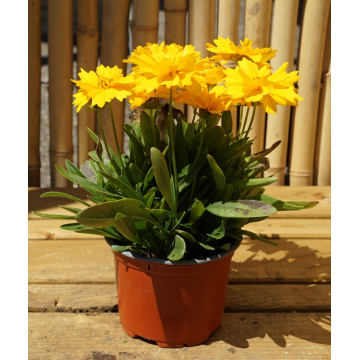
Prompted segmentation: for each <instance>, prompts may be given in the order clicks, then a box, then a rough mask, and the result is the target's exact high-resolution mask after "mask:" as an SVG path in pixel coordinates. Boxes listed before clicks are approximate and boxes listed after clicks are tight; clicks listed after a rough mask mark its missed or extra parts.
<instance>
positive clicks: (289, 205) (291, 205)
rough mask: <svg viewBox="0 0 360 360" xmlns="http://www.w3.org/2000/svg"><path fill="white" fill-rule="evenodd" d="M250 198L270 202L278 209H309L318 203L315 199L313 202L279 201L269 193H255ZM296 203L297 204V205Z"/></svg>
mask: <svg viewBox="0 0 360 360" xmlns="http://www.w3.org/2000/svg"><path fill="white" fill-rule="evenodd" d="M251 199H254V200H258V201H262V202H265V203H267V204H270V205H272V206H274V207H275V208H276V210H278V211H289V210H302V209H310V208H312V207H314V206H316V205H317V204H318V202H317V201H315V202H303V201H281V200H278V199H276V198H274V197H271V196H269V195H255V196H253V197H252V198H251ZM296 204H298V206H297V205H296Z"/></svg>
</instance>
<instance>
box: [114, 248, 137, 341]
mask: <svg viewBox="0 0 360 360" xmlns="http://www.w3.org/2000/svg"><path fill="white" fill-rule="evenodd" d="M131 248H132V246H131V245H127V246H111V248H110V249H111V250H112V251H126V250H129V249H131ZM122 342H126V341H122Z"/></svg>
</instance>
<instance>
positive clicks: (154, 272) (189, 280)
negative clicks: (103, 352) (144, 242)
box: [114, 241, 241, 348]
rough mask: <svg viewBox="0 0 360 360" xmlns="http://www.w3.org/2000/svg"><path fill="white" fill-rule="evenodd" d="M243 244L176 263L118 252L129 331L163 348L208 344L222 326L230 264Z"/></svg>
mask: <svg viewBox="0 0 360 360" xmlns="http://www.w3.org/2000/svg"><path fill="white" fill-rule="evenodd" d="M240 243H241V241H236V242H235V243H234V244H233V245H232V246H231V247H230V249H229V251H227V252H223V253H221V254H218V255H214V256H211V257H209V258H207V259H202V260H184V261H177V262H171V261H169V260H161V259H154V258H145V257H141V256H137V255H135V254H133V253H131V252H129V251H125V252H122V253H120V252H114V260H115V271H116V283H117V294H118V305H119V316H120V322H121V324H122V327H123V328H124V330H125V331H126V332H127V333H128V334H129V335H130V336H131V337H137V336H140V337H143V338H145V339H149V340H153V341H156V342H157V344H158V345H159V346H161V347H173V348H178V347H183V346H184V345H187V346H194V345H198V344H200V343H202V342H204V341H206V340H207V339H208V337H209V335H210V334H211V333H212V332H213V331H215V330H216V329H217V328H218V327H219V326H220V324H221V321H222V318H223V313H224V305H225V297H226V289H227V284H228V278H229V269H230V261H231V258H232V256H233V254H234V251H235V250H236V249H237V248H238V247H239V246H240Z"/></svg>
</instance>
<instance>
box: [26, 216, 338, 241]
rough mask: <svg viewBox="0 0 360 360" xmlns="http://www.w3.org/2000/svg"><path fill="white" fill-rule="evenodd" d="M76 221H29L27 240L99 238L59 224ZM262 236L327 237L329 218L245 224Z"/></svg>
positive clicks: (279, 237)
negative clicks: (65, 228)
mask: <svg viewBox="0 0 360 360" xmlns="http://www.w3.org/2000/svg"><path fill="white" fill-rule="evenodd" d="M58 213H60V211H59V212H58ZM72 215H73V214H72ZM71 222H76V221H75V220H58V219H47V220H45V221H29V228H28V236H29V240H75V239H101V238H102V237H101V236H95V235H86V234H79V233H75V232H73V231H66V230H62V229H60V225H63V224H68V223H71ZM245 229H246V230H249V231H253V232H255V233H257V234H260V235H262V236H264V237H268V238H273V239H283V238H288V237H293V238H307V239H321V238H327V239H329V238H330V236H331V220H330V219H276V218H275V219H274V218H268V219H266V220H264V221H261V222H258V223H251V224H249V225H247V226H245Z"/></svg>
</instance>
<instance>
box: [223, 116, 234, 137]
mask: <svg viewBox="0 0 360 360" xmlns="http://www.w3.org/2000/svg"><path fill="white" fill-rule="evenodd" d="M221 126H222V127H223V128H224V130H225V134H226V135H229V134H230V133H231V132H232V116H231V111H224V112H223V113H222V117H221Z"/></svg>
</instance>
